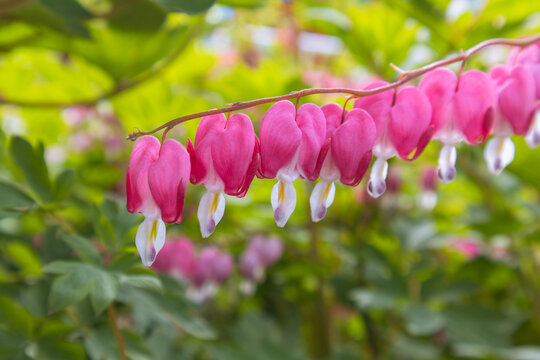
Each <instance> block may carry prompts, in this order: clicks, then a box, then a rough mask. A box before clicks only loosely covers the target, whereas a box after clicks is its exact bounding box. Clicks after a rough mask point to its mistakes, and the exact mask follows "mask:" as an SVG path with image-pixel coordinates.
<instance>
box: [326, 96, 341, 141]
mask: <svg viewBox="0 0 540 360" xmlns="http://www.w3.org/2000/svg"><path fill="white" fill-rule="evenodd" d="M321 110H322V112H323V114H324V117H325V118H326V138H327V139H329V138H331V137H332V134H333V133H334V130H336V128H337V127H338V126H339V125H340V124H341V117H342V116H343V108H342V107H341V106H339V105H338V104H335V103H331V104H326V105H323V106H321ZM345 114H347V111H346V110H345Z"/></svg>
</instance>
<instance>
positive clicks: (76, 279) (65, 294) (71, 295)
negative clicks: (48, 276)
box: [49, 265, 94, 312]
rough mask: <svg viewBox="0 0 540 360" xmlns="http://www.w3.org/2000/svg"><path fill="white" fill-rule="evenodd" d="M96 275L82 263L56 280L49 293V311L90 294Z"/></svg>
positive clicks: (73, 302) (63, 306)
mask: <svg viewBox="0 0 540 360" xmlns="http://www.w3.org/2000/svg"><path fill="white" fill-rule="evenodd" d="M93 282H94V276H92V273H91V272H89V271H88V267H87V266H84V265H80V266H78V267H75V268H74V269H73V271H71V272H68V273H66V274H64V275H62V276H60V277H58V278H57V279H55V280H54V282H53V284H52V287H51V293H50V294H49V311H51V312H55V311H58V310H60V309H63V308H65V307H66V306H68V305H72V304H75V303H78V302H79V301H81V300H82V299H84V298H85V297H86V295H88V292H89V291H90V289H91V287H92V285H93Z"/></svg>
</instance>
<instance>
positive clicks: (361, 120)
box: [309, 104, 377, 222]
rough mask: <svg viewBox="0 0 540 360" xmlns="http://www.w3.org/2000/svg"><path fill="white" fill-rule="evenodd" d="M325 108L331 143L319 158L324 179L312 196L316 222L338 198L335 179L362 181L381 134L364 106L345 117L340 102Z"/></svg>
mask: <svg viewBox="0 0 540 360" xmlns="http://www.w3.org/2000/svg"><path fill="white" fill-rule="evenodd" d="M321 110H322V111H323V113H324V115H325V117H326V139H327V142H326V144H325V146H324V147H323V150H322V151H321V154H320V156H319V161H318V162H319V164H320V165H319V166H320V177H321V181H320V182H318V183H317V184H316V185H315V187H314V188H313V192H312V193H311V197H310V199H309V203H310V207H311V219H312V220H313V221H315V222H317V221H320V220H321V219H322V218H323V217H324V216H325V215H326V210H327V209H328V207H329V206H330V205H331V204H332V202H333V201H334V195H335V192H336V187H335V185H334V182H335V181H338V180H339V181H341V182H342V183H343V184H345V185H348V186H356V185H358V183H360V181H361V180H362V178H363V177H364V174H365V173H366V171H367V169H368V167H369V164H370V163H371V159H372V158H373V154H372V151H371V149H372V147H373V144H374V143H375V138H376V135H377V130H376V127H375V122H374V121H373V119H372V117H371V116H370V115H369V114H368V113H367V112H366V111H364V110H362V109H354V110H352V111H350V112H348V113H346V115H345V116H343V115H344V114H343V108H342V107H341V106H339V105H338V104H327V105H324V106H323V107H321ZM342 117H343V118H344V119H343V122H342V121H341V119H342Z"/></svg>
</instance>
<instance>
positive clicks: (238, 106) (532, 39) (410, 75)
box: [126, 34, 540, 141]
mask: <svg viewBox="0 0 540 360" xmlns="http://www.w3.org/2000/svg"><path fill="white" fill-rule="evenodd" d="M538 41H540V34H536V35H533V36H529V37H526V38H522V39H491V40H486V41H483V42H481V43H479V44H477V45H475V46H473V47H471V48H470V49H468V50H467V51H461V52H460V54H459V55H456V56H453V57H450V58H447V59H442V60H438V61H435V62H433V63H431V64H428V65H425V66H423V67H421V68H418V69H416V70H411V71H407V72H406V73H405V74H404V75H402V76H401V77H400V78H399V79H398V80H397V81H395V82H393V83H390V84H387V85H384V86H380V87H378V88H374V89H370V90H357V89H350V88H311V89H303V90H299V91H294V92H292V93H290V94H285V95H280V96H272V97H266V98H261V99H255V100H249V101H241V102H236V103H233V104H232V105H230V106H225V107H222V108H219V109H213V110H208V111H202V112H198V113H194V114H190V115H185V116H181V117H178V118H176V119H173V120H171V121H169V122H167V123H165V124H163V125H161V126H158V127H157V128H155V129H153V130H150V131H138V132H134V133H132V134H129V135H128V136H127V137H126V138H127V139H128V140H132V141H135V140H137V138H138V137H140V136H143V135H150V134H153V133H155V132H158V131H160V130H163V129H165V128H168V127H174V126H176V125H178V124H181V123H183V122H186V121H189V120H193V119H198V118H201V117H204V116H208V115H215V114H222V113H226V112H230V111H238V110H243V109H248V108H252V107H255V106H258V105H262V104H267V103H273V102H277V101H280V100H290V99H294V98H297V99H298V98H300V97H304V96H308V95H317V94H350V95H354V96H356V97H364V96H369V95H373V94H378V93H381V92H383V91H387V90H392V89H396V88H397V87H399V86H400V85H403V84H405V83H407V82H409V81H411V80H414V79H416V78H418V77H420V76H422V75H424V74H425V73H427V72H428V71H431V70H433V69H436V68H439V67H442V66H447V65H450V64H454V63H457V62H460V61H461V62H464V61H465V60H467V59H468V58H469V57H471V56H472V55H474V54H476V53H477V52H479V51H480V50H482V49H484V48H486V47H489V46H493V45H509V46H519V47H525V46H529V45H531V44H534V43H536V42H538Z"/></svg>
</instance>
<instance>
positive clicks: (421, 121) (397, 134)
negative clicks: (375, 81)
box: [387, 86, 431, 159]
mask: <svg viewBox="0 0 540 360" xmlns="http://www.w3.org/2000/svg"><path fill="white" fill-rule="evenodd" d="M430 120H431V105H430V103H429V100H428V98H427V96H426V95H424V93H422V92H421V91H420V90H418V89H417V88H415V87H412V86H411V87H407V88H405V89H403V90H401V91H400V92H399V93H398V94H397V97H396V103H395V104H394V106H393V107H392V109H391V110H390V121H389V123H388V130H387V133H388V139H389V140H390V142H391V143H392V145H393V146H394V148H395V149H396V150H397V152H398V154H399V157H400V158H402V159H405V158H407V156H408V155H409V154H410V153H411V152H412V151H413V150H414V148H416V147H417V145H418V142H419V140H420V138H421V137H422V135H423V134H424V132H425V131H426V130H427V129H428V127H429V123H430Z"/></svg>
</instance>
